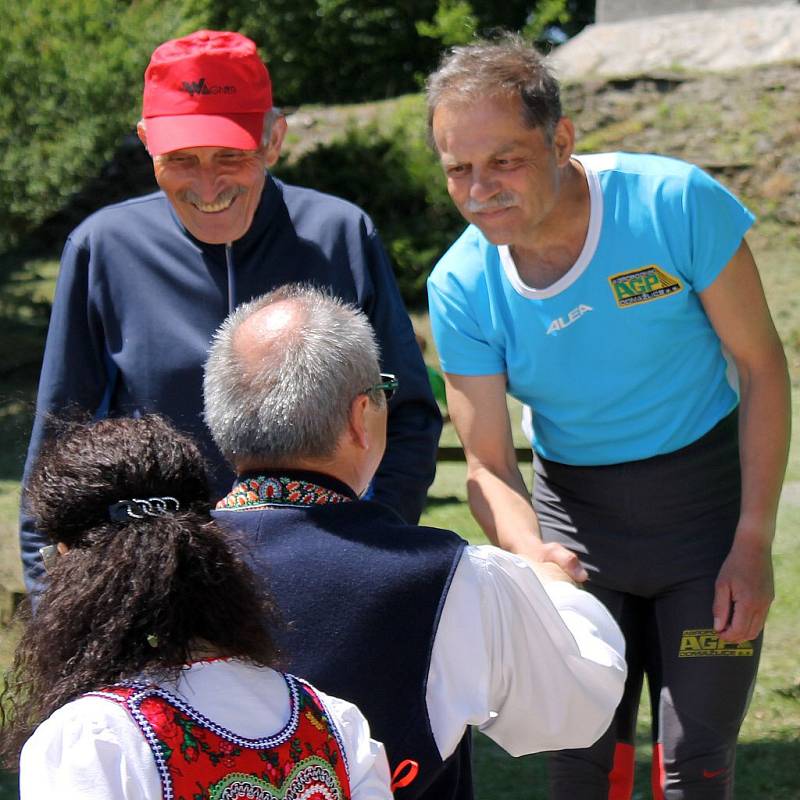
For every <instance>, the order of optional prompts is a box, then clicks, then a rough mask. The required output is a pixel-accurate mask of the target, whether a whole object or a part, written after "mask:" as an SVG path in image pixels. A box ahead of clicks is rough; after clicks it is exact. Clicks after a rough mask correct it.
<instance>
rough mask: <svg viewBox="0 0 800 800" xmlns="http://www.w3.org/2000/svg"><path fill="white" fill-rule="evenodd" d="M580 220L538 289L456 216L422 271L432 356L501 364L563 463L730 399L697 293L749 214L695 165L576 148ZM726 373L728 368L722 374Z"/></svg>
mask: <svg viewBox="0 0 800 800" xmlns="http://www.w3.org/2000/svg"><path fill="white" fill-rule="evenodd" d="M580 161H581V163H582V164H583V165H584V168H585V170H586V173H587V178H588V181H589V189H590V197H591V216H590V223H589V231H588V234H587V238H586V242H585V244H584V247H583V251H582V253H581V255H580V257H579V258H578V261H576V263H575V264H574V265H573V267H572V269H571V270H570V271H569V272H568V273H567V274H566V275H564V276H563V277H562V278H561V279H560V280H559V281H557V282H556V283H555V284H553V285H552V286H550V287H547V288H546V289H542V290H536V289H532V288H530V287H528V286H526V285H525V284H524V283H523V282H522V281H521V280H520V278H519V276H518V274H517V271H516V267H515V266H514V264H513V259H512V257H511V255H510V253H509V251H508V248H507V247H496V246H494V245H492V244H490V243H489V242H488V241H487V240H486V238H485V237H484V236H483V235H482V234H481V232H480V231H479V230H478V229H477V228H476V227H474V226H470V227H468V228H467V229H466V231H465V232H464V233H463V234H462V235H461V237H460V238H459V239H458V240H457V241H456V242H455V243H454V244H453V246H452V247H451V248H450V249H449V250H448V251H447V253H445V255H444V256H443V257H442V259H441V260H440V261H439V263H438V264H437V265H436V267H435V269H434V270H433V272H432V273H431V276H430V278H429V280H428V295H429V300H430V314H431V324H432V327H433V335H434V339H435V341H436V346H437V348H438V350H439V355H440V358H441V363H442V368H443V369H444V371H445V372H449V373H453V374H458V375H494V374H498V373H505V374H506V375H507V378H508V391H509V393H510V394H511V395H513V396H514V397H516V398H517V399H518V400H520V401H521V402H523V403H525V404H527V405H529V406H530V407H531V408H532V411H533V427H534V441H533V442H532V444H533V446H534V447H535V448H536V450H537V451H538V452H539V453H540V454H541V455H542V456H544V457H545V458H549V459H552V460H554V461H559V462H561V463H565V464H577V465H593V464H614V463H620V462H623V461H633V460H636V459H641V458H649V457H650V456H654V455H658V454H660V453H668V452H671V451H673V450H677V449H679V448H681V447H683V446H685V445H687V444H690V443H691V442H693V441H695V440H697V439H698V438H700V437H701V436H702V435H703V434H705V433H706V432H708V431H709V430H710V429H711V428H712V427H713V426H714V425H715V424H716V423H717V422H718V421H719V420H720V419H721V418H722V417H724V416H725V415H726V414H728V413H730V411H731V410H732V409H733V408H734V407H735V406H736V404H737V402H738V397H737V393H736V390H735V388H734V385H735V383H736V380H735V373H734V372H733V370H732V368H731V369H730V371H729V366H730V365H729V363H728V361H727V360H726V358H725V355H724V353H723V351H722V347H721V345H720V340H719V338H718V337H717V335H716V333H715V332H714V330H713V328H712V327H711V324H710V323H709V321H708V318H707V317H706V314H705V312H704V311H703V307H702V305H701V303H700V300H699V298H698V295H697V293H698V292H701V291H703V290H704V289H706V288H707V287H708V286H709V285H710V284H711V283H712V282H713V281H714V279H715V278H716V277H717V276H718V275H719V273H720V272H721V271H722V269H723V268H724V267H725V265H726V264H727V263H728V262H729V261H730V259H731V257H732V256H733V255H734V253H735V252H736V250H737V249H738V247H739V245H740V244H741V241H742V237H743V236H744V234H745V232H746V231H747V229H748V228H749V227H750V226H751V225H752V223H753V220H754V217H753V215H752V214H751V213H750V212H749V211H748V210H747V209H746V208H745V207H744V206H743V205H742V204H741V203H740V202H739V201H738V200H737V199H736V198H735V197H733V195H731V194H730V193H729V192H728V191H727V190H726V189H725V188H723V187H722V186H721V185H720V184H719V183H717V182H716V181H715V180H713V179H712V178H711V177H709V176H708V175H707V174H706V173H704V172H703V171H702V170H700V169H699V168H697V167H694V166H692V165H690V164H686V163H684V162H681V161H676V160H674V159H669V158H664V157H661V156H652V155H635V154H628V153H608V154H598V155H591V156H581V157H580ZM726 373H728V374H726Z"/></svg>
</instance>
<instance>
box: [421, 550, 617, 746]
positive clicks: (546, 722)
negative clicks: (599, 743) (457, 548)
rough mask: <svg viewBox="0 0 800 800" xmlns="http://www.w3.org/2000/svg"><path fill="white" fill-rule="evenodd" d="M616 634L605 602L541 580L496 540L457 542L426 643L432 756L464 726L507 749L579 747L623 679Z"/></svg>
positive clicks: (592, 736) (611, 706)
mask: <svg viewBox="0 0 800 800" xmlns="http://www.w3.org/2000/svg"><path fill="white" fill-rule="evenodd" d="M624 656H625V641H624V638H623V636H622V633H621V631H620V629H619V627H618V626H617V624H616V622H615V621H614V620H613V618H612V617H611V615H610V614H609V613H608V611H607V610H606V608H605V607H604V606H603V605H602V604H601V603H600V602H599V601H598V600H597V599H596V598H594V597H593V596H592V595H590V594H589V593H588V592H585V591H583V590H581V589H578V588H577V587H575V586H573V585H571V584H569V583H566V582H557V581H552V582H547V584H546V585H543V584H542V583H541V582H540V581H539V579H538V577H537V576H536V574H535V573H534V571H533V570H532V569H531V567H530V565H529V564H528V563H527V562H526V561H524V560H523V559H521V558H519V557H518V556H515V555H512V554H511V553H507V552H505V551H503V550H500V549H498V548H496V547H489V546H481V547H467V548H466V549H465V552H464V555H463V556H462V558H461V561H460V563H459V565H458V567H457V568H456V572H455V574H454V576H453V581H452V583H451V587H450V590H449V592H448V594H447V598H446V600H445V604H444V607H443V609H442V616H441V619H440V622H439V627H438V629H437V633H436V638H435V640H434V645H433V652H432V656H431V665H430V671H429V674H428V687H427V694H426V698H427V705H428V713H429V716H430V720H431V728H432V730H433V735H434V739H435V740H436V744H437V746H438V748H439V752H440V753H441V755H442V757H443V758H445V757H447V756H448V755H450V754H451V753H452V752H453V751H454V750H455V748H456V746H457V744H458V742H459V740H460V739H461V737H462V736H463V734H464V731H465V729H466V726H467V725H477V726H478V727H479V728H480V730H481V731H483V732H484V733H485V734H486V735H487V736H489V737H490V738H492V739H493V740H494V741H495V742H497V744H499V745H500V746H501V747H503V748H504V749H505V750H507V751H508V752H509V753H510V754H511V755H515V756H518V755H524V754H526V753H535V752H540V751H544V750H556V749H562V748H573V747H588V746H589V745H591V744H593V743H594V742H595V741H596V740H597V739H598V738H599V737H600V736H601V735H602V734H603V732H604V731H605V730H606V728H607V727H608V725H609V723H610V722H611V719H612V717H613V714H614V710H615V709H616V707H617V704H618V703H619V700H620V698H621V697H622V690H623V688H624V684H625V676H626V672H627V670H626V666H625V657H624Z"/></svg>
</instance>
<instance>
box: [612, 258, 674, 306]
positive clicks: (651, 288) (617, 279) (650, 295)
mask: <svg viewBox="0 0 800 800" xmlns="http://www.w3.org/2000/svg"><path fill="white" fill-rule="evenodd" d="M608 282H609V283H610V284H611V290H612V291H613V292H614V299H615V300H616V301H617V305H618V306H619V307H620V308H628V307H629V306H634V305H638V304H639V303H649V302H650V301H651V300H660V299H661V298H662V297H667V296H668V295H671V294H675V292H679V291H680V290H681V289H683V284H682V283H681V281H680V278H676V277H675V276H674V275H670V274H669V273H668V272H664V270H663V269H661V268H660V267H659V266H658V265H657V264H650V265H648V266H646V267H639V268H638V269H635V270H632V271H630V272H618V273H617V274H616V275H610V276H609V278H608Z"/></svg>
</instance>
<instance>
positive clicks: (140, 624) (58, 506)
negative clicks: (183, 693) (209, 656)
mask: <svg viewBox="0 0 800 800" xmlns="http://www.w3.org/2000/svg"><path fill="white" fill-rule="evenodd" d="M27 492H28V494H27V499H28V503H29V507H30V508H31V510H32V512H33V514H34V516H35V517H36V520H37V525H38V526H39V529H40V530H41V531H43V532H44V533H46V534H47V535H48V536H49V537H50V539H51V540H52V541H53V542H63V543H64V544H66V545H67V547H68V548H69V552H68V553H67V554H66V555H65V556H62V557H59V558H58V559H57V560H56V563H55V567H54V568H53V569H52V572H51V575H50V580H49V585H48V586H47V588H46V589H45V591H44V593H43V594H42V597H41V600H40V602H39V605H38V608H37V612H36V617H35V619H34V620H31V621H29V623H28V625H27V627H26V629H25V632H24V633H23V636H22V640H21V642H20V644H19V646H18V648H17V651H16V654H15V659H14V663H13V666H12V668H11V670H10V672H9V675H8V679H7V685H6V688H5V689H4V691H3V695H2V700H3V702H2V707H1V708H0V714H1V715H2V722H4V723H5V728H4V730H3V742H2V744H0V758H2V759H4V761H5V762H6V763H7V764H8V765H9V766H13V763H12V762H14V761H15V760H16V758H17V756H18V754H19V749H20V747H21V746H22V744H23V743H24V741H25V739H26V738H27V736H28V735H29V734H30V733H31V732H32V730H33V728H34V727H35V726H36V725H38V724H39V723H40V722H41V721H43V720H44V719H46V718H47V717H48V716H49V715H50V714H51V713H52V712H53V711H55V710H56V709H57V708H59V707H60V706H62V705H63V704H65V703H67V702H69V701H70V700H73V699H75V698H76V697H79V696H80V695H81V694H83V693H85V692H87V691H90V690H92V689H97V688H99V687H101V686H104V685H108V684H111V683H114V682H116V681H120V680H123V679H125V678H131V677H135V676H137V675H138V674H139V673H141V672H143V671H147V672H148V673H150V674H158V675H159V676H165V677H166V676H174V675H175V674H177V671H178V670H179V669H180V668H181V667H182V666H183V665H184V664H186V663H187V662H188V661H190V660H191V657H192V652H193V651H196V650H197V648H198V647H199V648H206V649H211V650H212V651H214V652H216V653H218V654H220V655H225V656H234V657H238V658H242V659H246V660H249V661H251V662H253V663H256V664H261V665H265V666H269V665H270V664H272V663H273V662H274V660H275V647H274V644H273V640H272V637H271V635H270V625H271V624H273V623H274V622H275V611H274V608H273V606H272V604H271V601H270V600H269V598H268V597H266V596H265V594H264V593H263V591H262V590H260V589H259V587H258V583H257V581H256V579H255V578H254V576H253V574H252V572H251V571H250V569H249V568H247V567H246V566H245V565H244V564H243V563H242V561H241V559H240V558H239V557H238V555H237V554H236V553H235V552H234V551H233V550H232V548H231V546H230V544H229V543H228V541H227V540H226V539H225V538H224V535H223V534H222V532H221V531H220V529H219V528H218V527H217V525H216V524H215V523H214V521H213V520H212V519H211V517H210V515H209V504H208V483H207V478H206V473H205V468H204V464H203V459H202V457H201V455H200V453H199V450H198V449H197V447H196V445H195V444H194V443H193V442H192V441H191V440H190V439H189V438H188V437H186V436H184V435H182V434H180V433H178V432H177V431H175V430H174V429H173V428H172V427H171V426H170V425H169V424H168V423H167V422H165V421H164V420H163V419H161V418H160V417H156V416H148V417H144V418H141V419H114V420H103V421H101V422H97V423H95V424H92V425H71V426H69V427H68V428H67V429H66V430H65V432H64V433H62V435H61V436H59V437H58V438H57V439H55V440H53V441H52V443H51V444H49V445H48V446H47V447H46V449H45V450H44V451H43V453H42V456H41V457H40V459H39V462H38V464H37V466H36V468H35V470H34V472H33V474H32V475H31V477H30V479H29V481H28V488H27ZM163 497H171V498H175V499H176V500H177V501H178V504H179V509H178V510H177V511H173V509H174V508H175V504H174V503H173V502H172V501H167V503H166V504H164V503H161V504H159V503H156V504H155V505H154V506H152V507H151V508H150V511H151V513H150V514H141V518H140V519H139V518H132V517H126V516H125V515H124V513H123V514H122V515H120V514H118V513H114V512H113V511H112V512H109V508H110V507H112V506H114V505H115V504H116V503H118V501H120V500H132V499H134V498H137V499H144V500H148V499H149V498H163ZM145 508H147V506H145ZM141 510H142V507H141V506H138V505H134V506H133V512H134V513H137V511H138V512H141ZM160 511H164V512H165V513H159V512H160ZM112 517H119V518H120V519H119V520H117V519H112Z"/></svg>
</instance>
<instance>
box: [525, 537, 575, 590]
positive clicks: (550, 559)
mask: <svg viewBox="0 0 800 800" xmlns="http://www.w3.org/2000/svg"><path fill="white" fill-rule="evenodd" d="M517 555H520V556H522V557H523V558H525V560H526V561H528V563H529V564H530V565H531V566H532V567H533V571H534V572H535V573H536V574H537V575H538V576H539V577H540V578H542V579H543V580H561V581H569V582H570V583H583V582H584V581H585V580H586V579H587V578H588V577H589V573H588V572H586V570H585V569H584V568H583V565H582V564H581V562H580V561H579V560H578V556H576V555H575V553H573V552H572V551H571V550H568V549H567V548H566V547H564V546H563V545H561V544H558V543H557V542H548V543H546V544H545V543H544V542H542V541H541V540H540V539H538V538H537V537H531V543H530V546H528V547H525V548H524V549H520V550H518V552H517Z"/></svg>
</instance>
